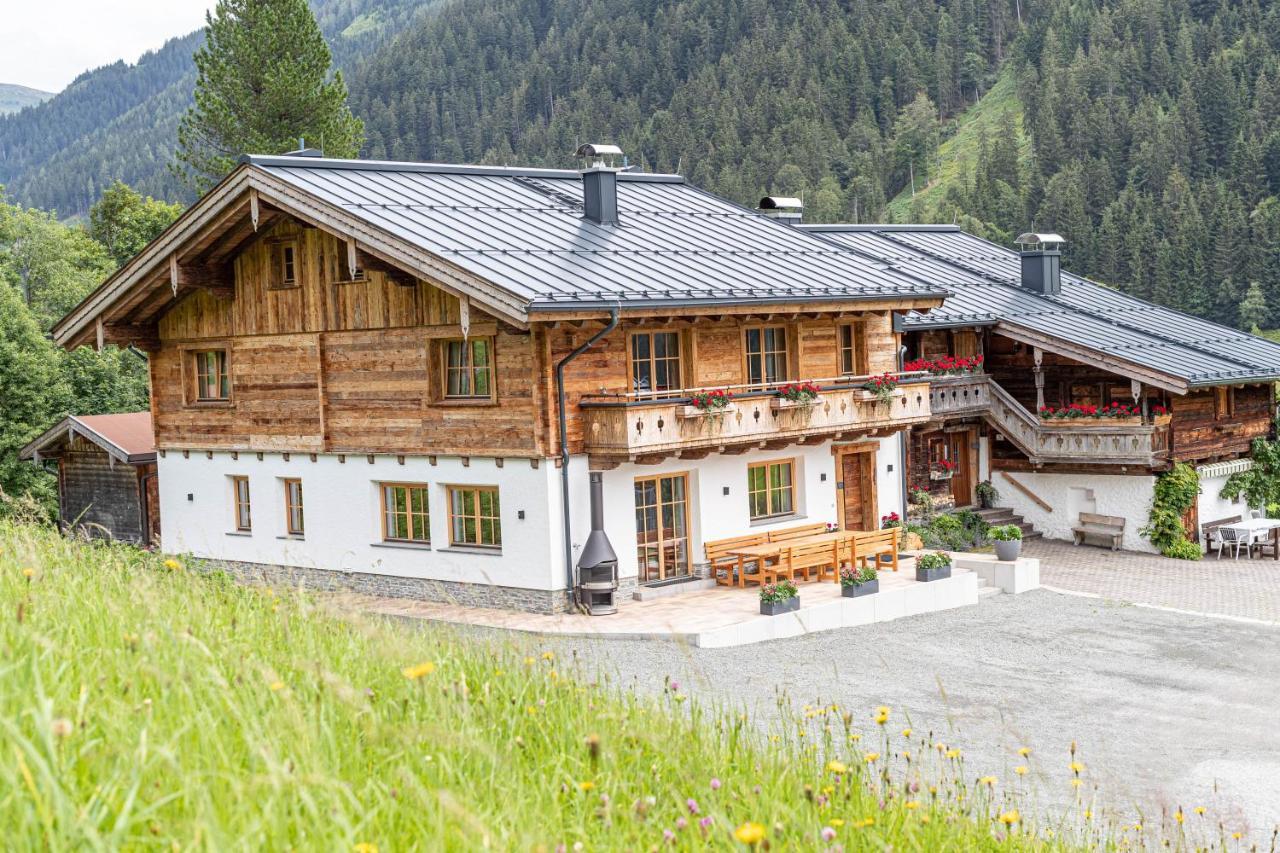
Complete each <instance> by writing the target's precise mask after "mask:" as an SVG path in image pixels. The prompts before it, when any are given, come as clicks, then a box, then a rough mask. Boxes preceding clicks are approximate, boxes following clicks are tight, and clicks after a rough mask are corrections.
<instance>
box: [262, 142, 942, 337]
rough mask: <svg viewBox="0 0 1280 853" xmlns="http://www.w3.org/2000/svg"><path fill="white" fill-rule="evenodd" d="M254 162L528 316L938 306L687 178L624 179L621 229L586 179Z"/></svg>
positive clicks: (879, 268) (916, 289) (896, 279)
mask: <svg viewBox="0 0 1280 853" xmlns="http://www.w3.org/2000/svg"><path fill="white" fill-rule="evenodd" d="M245 161H246V162H248V163H251V164H252V165H254V166H256V167H258V168H260V169H263V170H264V171H266V172H267V173H269V174H270V175H272V176H274V177H276V178H277V179H279V180H281V181H284V182H287V183H288V184H289V185H291V186H292V187H295V188H297V189H298V190H302V191H304V192H306V193H309V194H311V195H312V196H314V197H316V198H318V199H320V200H321V201H323V202H326V203H328V204H330V205H333V206H336V207H338V208H340V209H341V210H343V211H345V212H347V213H349V214H351V215H354V216H358V217H359V218H360V219H362V220H363V221H365V222H366V223H368V224H369V225H371V226H373V227H376V228H378V229H380V230H382V231H384V232H385V233H387V234H389V235H391V236H392V237H395V238H398V239H400V240H403V241H405V242H406V243H409V244H411V245H413V246H415V247H416V248H419V249H422V250H425V251H428V252H431V253H433V254H435V255H437V256H439V257H441V258H444V259H446V260H448V261H449V262H451V263H453V264H454V265H456V266H457V267H460V268H462V269H463V270H465V271H467V272H469V273H471V274H472V275H475V276H477V277H479V278H482V279H484V280H487V281H489V282H491V283H493V284H495V285H497V286H498V287H499V288H501V289H503V290H506V291H508V292H510V293H511V294H512V295H513V296H514V297H515V298H516V299H518V300H520V301H522V302H524V304H525V305H526V306H527V307H526V310H530V311H533V310H544V311H545V310H556V309H572V308H582V307H596V306H613V305H615V304H618V303H622V304H623V305H627V306H645V305H650V304H652V305H654V306H671V307H675V306H679V305H689V304H707V303H711V304H716V303H720V304H741V303H749V302H755V301H760V302H785V301H797V300H869V299H893V298H912V297H916V298H926V299H927V298H932V299H938V298H941V297H943V296H945V295H946V293H947V288H946V282H945V281H943V280H940V279H939V280H935V281H928V282H926V281H922V280H919V279H916V278H912V277H910V276H905V275H902V274H900V273H898V272H896V271H894V270H892V269H889V268H888V266H887V265H886V264H883V263H880V262H878V261H874V260H871V259H868V258H863V257H860V256H857V255H854V254H851V253H849V252H847V251H844V250H842V249H841V248H840V247H838V246H835V245H833V244H831V243H830V242H828V241H826V240H824V239H822V238H820V237H817V236H815V235H812V234H808V233H806V232H804V231H800V230H797V229H795V228H793V227H791V226H788V225H784V224H781V223H779V222H777V221H775V220H772V219H770V218H768V217H766V216H763V215H761V214H759V213H757V212H756V211H752V210H749V209H747V208H745V207H741V206H739V205H736V204H734V203H732V202H730V201H727V200H725V199H722V198H719V197H717V196H714V195H712V194H710V193H708V192H705V191H703V190H700V189H698V188H696V187H693V186H691V185H689V184H687V183H685V181H684V179H683V178H681V177H679V176H677V175H650V174H643V173H635V172H622V173H620V174H619V175H618V213H619V223H620V224H619V225H617V226H603V225H597V224H595V223H593V222H590V221H588V220H586V219H584V218H583V215H582V178H581V176H580V174H579V173H578V172H576V171H572V170H559V169H510V168H497V167H482V166H453V165H440V164H432V163H389V162H373V161H360V160H329V159H317V158H309V157H259V156H251V157H247V158H245Z"/></svg>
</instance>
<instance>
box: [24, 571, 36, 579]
mask: <svg viewBox="0 0 1280 853" xmlns="http://www.w3.org/2000/svg"><path fill="white" fill-rule="evenodd" d="M35 573H36V570H35V569H23V570H22V576H23V577H28V578H29V577H31V576H33V575H34V574H35Z"/></svg>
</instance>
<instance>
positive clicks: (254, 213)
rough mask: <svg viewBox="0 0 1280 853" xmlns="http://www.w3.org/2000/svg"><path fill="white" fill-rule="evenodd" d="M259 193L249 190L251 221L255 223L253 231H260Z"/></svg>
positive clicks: (252, 189)
mask: <svg viewBox="0 0 1280 853" xmlns="http://www.w3.org/2000/svg"><path fill="white" fill-rule="evenodd" d="M258 213H259V210H258V191H257V190H256V189H254V188H252V187H250V188H249V219H250V220H252V221H253V230H254V231H255V232H256V231H257V230H258Z"/></svg>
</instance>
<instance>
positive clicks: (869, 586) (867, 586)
mask: <svg viewBox="0 0 1280 853" xmlns="http://www.w3.org/2000/svg"><path fill="white" fill-rule="evenodd" d="M879 591H880V580H879V579H878V578H877V579H876V580H873V581H864V582H863V583H855V584H849V585H848V586H842V587H840V594H841V595H842V596H844V597H845V598H860V597H862V596H864V595H875V594H876V593H877V592H879Z"/></svg>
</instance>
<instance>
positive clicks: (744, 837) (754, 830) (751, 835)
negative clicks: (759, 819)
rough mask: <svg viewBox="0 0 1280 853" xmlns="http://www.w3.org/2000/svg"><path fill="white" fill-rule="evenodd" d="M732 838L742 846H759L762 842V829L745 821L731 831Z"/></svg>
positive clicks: (756, 824)
mask: <svg viewBox="0 0 1280 853" xmlns="http://www.w3.org/2000/svg"><path fill="white" fill-rule="evenodd" d="M733 837H734V838H736V839H738V841H740V842H742V843H743V844H753V845H754V844H759V843H760V842H761V841H763V840H764V827H763V826H761V825H760V824H758V823H753V822H751V821H747V822H746V823H744V824H742V826H740V827H738V828H737V829H735V830H734V831H733Z"/></svg>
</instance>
